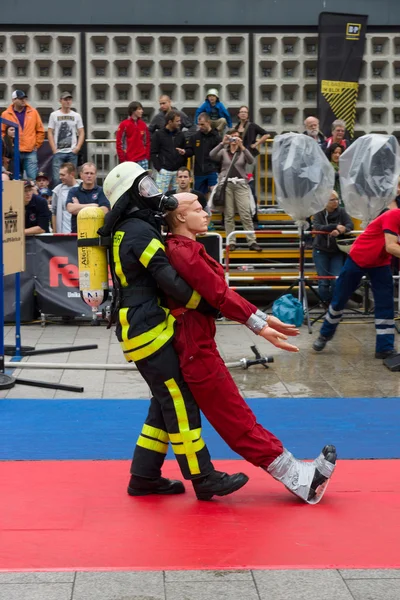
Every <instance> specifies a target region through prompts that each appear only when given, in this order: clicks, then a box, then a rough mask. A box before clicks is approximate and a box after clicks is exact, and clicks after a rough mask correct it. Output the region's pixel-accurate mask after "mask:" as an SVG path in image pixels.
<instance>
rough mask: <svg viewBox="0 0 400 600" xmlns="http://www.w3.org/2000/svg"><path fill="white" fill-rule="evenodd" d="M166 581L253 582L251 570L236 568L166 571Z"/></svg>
mask: <svg viewBox="0 0 400 600" xmlns="http://www.w3.org/2000/svg"><path fill="white" fill-rule="evenodd" d="M165 581H166V583H171V582H174V581H180V582H182V581H185V582H192V581H209V582H215V583H216V584H217V585H219V584H221V583H222V582H225V581H247V582H251V583H252V582H253V576H252V574H251V571H248V570H246V569H236V570H234V571H209V570H208V571H207V570H204V571H202V570H200V571H165Z"/></svg>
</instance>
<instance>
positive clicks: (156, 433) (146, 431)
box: [142, 423, 169, 444]
mask: <svg viewBox="0 0 400 600" xmlns="http://www.w3.org/2000/svg"><path fill="white" fill-rule="evenodd" d="M142 433H143V435H148V436H149V437H152V438H154V439H155V440H159V441H160V442H164V443H165V444H168V442H169V437H168V433H167V432H166V431H163V430H162V429H157V428H156V427H152V426H151V425H147V424H146V423H145V424H144V425H143V427H142Z"/></svg>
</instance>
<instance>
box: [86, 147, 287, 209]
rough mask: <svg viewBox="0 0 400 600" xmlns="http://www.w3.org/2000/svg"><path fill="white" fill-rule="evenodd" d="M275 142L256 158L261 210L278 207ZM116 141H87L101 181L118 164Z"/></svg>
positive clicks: (256, 184)
mask: <svg viewBox="0 0 400 600" xmlns="http://www.w3.org/2000/svg"><path fill="white" fill-rule="evenodd" d="M272 142H273V140H267V141H266V142H265V143H263V144H261V145H260V146H259V148H260V154H259V155H258V156H257V158H256V168H255V175H254V176H255V189H256V195H257V203H258V206H259V208H263V207H273V206H277V202H276V195H275V183H274V180H273V177H272V174H271V172H270V171H271V154H270V150H271V147H272ZM115 143H116V140H115V139H110V140H108V139H96V138H95V139H87V140H86V144H87V148H88V153H87V154H88V160H90V161H92V162H94V164H95V165H96V166H97V169H98V174H99V179H100V180H103V179H104V177H105V176H106V175H107V173H108V172H109V171H111V169H113V168H114V167H115V166H116V165H117V164H118V162H119V161H118V156H117V153H116V149H115ZM193 165H194V161H193V160H191V159H189V161H188V167H189V168H192V167H193Z"/></svg>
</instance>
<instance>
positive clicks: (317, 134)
mask: <svg viewBox="0 0 400 600" xmlns="http://www.w3.org/2000/svg"><path fill="white" fill-rule="evenodd" d="M304 127H305V131H303V133H304V135H308V136H309V137H312V138H313V139H314V140H315V141H316V142H317V144H318V146H324V144H325V136H324V134H323V133H322V131H321V130H320V128H319V119H317V117H307V119H305V121H304Z"/></svg>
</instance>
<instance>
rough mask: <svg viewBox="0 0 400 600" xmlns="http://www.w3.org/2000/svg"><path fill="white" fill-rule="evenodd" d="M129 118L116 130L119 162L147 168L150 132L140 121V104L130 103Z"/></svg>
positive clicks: (141, 108) (141, 111) (141, 107)
mask: <svg viewBox="0 0 400 600" xmlns="http://www.w3.org/2000/svg"><path fill="white" fill-rule="evenodd" d="M128 115H129V118H128V119H125V121H122V123H121V124H120V126H119V127H118V130H117V141H116V145H117V154H118V158H119V162H121V163H123V162H125V161H127V160H129V161H132V162H135V163H137V164H138V165H140V166H141V167H142V168H143V169H146V170H147V169H148V168H149V159H150V132H149V129H148V127H147V125H146V123H145V122H144V121H143V120H142V116H143V106H142V105H141V104H140V102H131V103H130V105H129V106H128Z"/></svg>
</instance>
